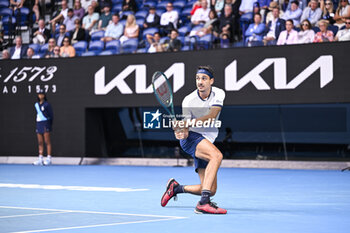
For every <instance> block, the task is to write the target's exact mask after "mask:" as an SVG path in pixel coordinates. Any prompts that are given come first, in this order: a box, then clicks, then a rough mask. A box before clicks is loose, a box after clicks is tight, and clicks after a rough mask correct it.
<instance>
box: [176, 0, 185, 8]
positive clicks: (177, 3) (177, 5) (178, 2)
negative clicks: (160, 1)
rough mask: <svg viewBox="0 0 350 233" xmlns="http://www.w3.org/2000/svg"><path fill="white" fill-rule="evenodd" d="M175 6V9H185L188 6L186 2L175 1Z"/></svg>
mask: <svg viewBox="0 0 350 233" xmlns="http://www.w3.org/2000/svg"><path fill="white" fill-rule="evenodd" d="M173 6H174V7H180V8H184V7H185V6H186V1H185V0H175V1H174V2H173Z"/></svg>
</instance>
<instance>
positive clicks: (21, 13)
mask: <svg viewBox="0 0 350 233" xmlns="http://www.w3.org/2000/svg"><path fill="white" fill-rule="evenodd" d="M29 14H30V10H29V9H28V8H26V7H22V8H20V9H17V10H16V11H15V17H16V19H17V23H19V25H21V26H27V25H28V20H29Z"/></svg>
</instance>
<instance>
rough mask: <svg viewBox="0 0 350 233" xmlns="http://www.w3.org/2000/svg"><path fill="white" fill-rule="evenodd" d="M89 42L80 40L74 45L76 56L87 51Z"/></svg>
mask: <svg viewBox="0 0 350 233" xmlns="http://www.w3.org/2000/svg"><path fill="white" fill-rule="evenodd" d="M87 46H88V43H87V42H86V41H78V42H77V43H75V44H74V45H73V47H74V49H75V54H76V56H81V55H82V54H83V53H84V52H86V49H87Z"/></svg>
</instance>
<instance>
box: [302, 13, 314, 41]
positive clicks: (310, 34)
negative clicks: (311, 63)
mask: <svg viewBox="0 0 350 233" xmlns="http://www.w3.org/2000/svg"><path fill="white" fill-rule="evenodd" d="M314 38H315V32H314V30H312V26H311V23H310V22H309V20H307V19H305V20H304V21H303V22H301V25H300V32H298V43H299V44H306V43H312V42H313V41H314Z"/></svg>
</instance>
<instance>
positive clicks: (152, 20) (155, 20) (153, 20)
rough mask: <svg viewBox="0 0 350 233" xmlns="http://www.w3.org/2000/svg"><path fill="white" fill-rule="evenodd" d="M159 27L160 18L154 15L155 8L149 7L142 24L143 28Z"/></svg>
mask: <svg viewBox="0 0 350 233" xmlns="http://www.w3.org/2000/svg"><path fill="white" fill-rule="evenodd" d="M159 26H160V17H159V16H158V15H157V14H156V8H155V7H154V6H151V7H150V8H149V12H148V15H147V16H146V18H145V22H144V23H143V27H144V28H154V27H156V28H158V27H159Z"/></svg>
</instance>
